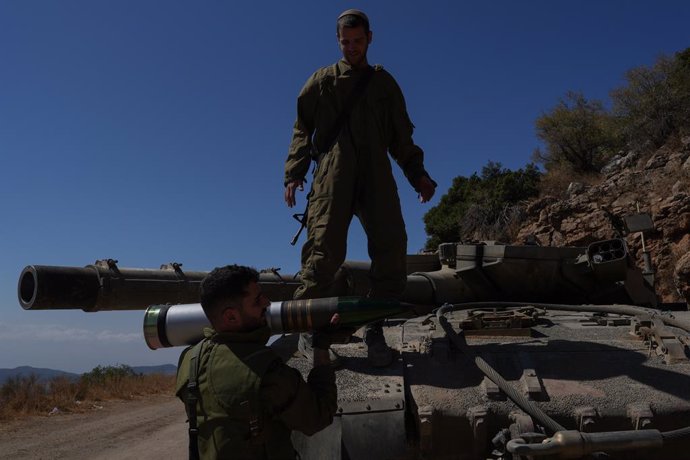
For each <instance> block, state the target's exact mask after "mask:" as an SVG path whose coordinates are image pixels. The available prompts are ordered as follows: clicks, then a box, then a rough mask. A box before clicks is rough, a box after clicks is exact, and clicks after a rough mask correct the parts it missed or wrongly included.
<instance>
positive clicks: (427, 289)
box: [17, 259, 433, 312]
mask: <svg viewBox="0 0 690 460" xmlns="http://www.w3.org/2000/svg"><path fill="white" fill-rule="evenodd" d="M369 266H370V264H369V263H366V262H351V261H348V262H345V263H344V264H343V265H342V266H341V267H340V269H339V270H338V272H337V273H336V276H335V282H334V285H333V295H340V296H362V297H363V296H365V295H366V294H367V292H368V290H369V286H370V284H369V277H368V273H369ZM207 274H208V272H204V271H183V270H182V268H181V265H180V264H177V263H171V264H165V265H162V266H161V268H160V269H147V268H120V267H118V266H117V261H116V260H112V259H108V260H100V261H97V262H96V263H95V264H93V265H87V266H86V267H61V266H47V265H29V266H27V267H26V268H24V270H23V271H22V273H21V274H20V276H19V283H18V286H17V294H18V297H19V304H20V305H21V306H22V308H24V309H25V310H73V309H82V310H84V311H87V312H94V311H101V310H144V309H146V308H148V307H149V306H151V305H161V304H192V303H197V302H199V286H200V285H201V281H202V280H203V279H204V277H205V276H206V275H207ZM259 284H260V285H261V289H262V290H263V292H264V293H265V294H266V296H267V297H268V298H269V299H271V300H274V301H280V300H291V299H292V297H293V294H294V292H295V290H296V289H297V287H298V286H300V284H301V278H300V276H299V274H296V275H282V274H280V273H278V269H269V270H263V271H262V272H261V273H260V274H259ZM407 284H408V289H407V290H406V291H405V292H407V293H408V294H407V296H406V297H405V296H404V297H403V300H406V301H409V302H411V303H432V302H431V300H430V299H431V298H432V297H433V288H432V286H431V284H430V282H429V280H428V279H427V278H426V277H423V276H412V275H411V276H408V280H407Z"/></svg>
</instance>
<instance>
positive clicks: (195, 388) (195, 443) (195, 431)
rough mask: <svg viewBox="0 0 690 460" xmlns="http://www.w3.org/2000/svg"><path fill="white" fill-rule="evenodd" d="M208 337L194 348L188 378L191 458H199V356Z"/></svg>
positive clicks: (197, 459) (187, 400)
mask: <svg viewBox="0 0 690 460" xmlns="http://www.w3.org/2000/svg"><path fill="white" fill-rule="evenodd" d="M206 341H207V339H203V340H202V341H201V342H199V343H198V344H197V345H196V346H195V347H194V348H193V349H192V358H191V359H190V360H189V380H187V398H186V404H187V418H188V419H189V460H199V428H198V427H197V424H196V403H197V402H198V401H199V397H200V393H199V357H200V356H201V350H202V349H203V348H204V344H205V343H206Z"/></svg>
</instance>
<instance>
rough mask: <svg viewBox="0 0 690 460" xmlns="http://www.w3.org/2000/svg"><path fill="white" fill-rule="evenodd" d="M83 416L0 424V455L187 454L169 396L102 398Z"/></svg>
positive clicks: (120, 457)
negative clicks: (130, 398)
mask: <svg viewBox="0 0 690 460" xmlns="http://www.w3.org/2000/svg"><path fill="white" fill-rule="evenodd" d="M102 405H103V409H95V410H93V411H89V412H88V413H85V414H66V415H61V414H58V415H55V416H51V417H32V418H30V419H27V420H23V421H21V422H12V423H1V422H0V459H79V460H83V459H98V460H125V459H141V458H147V459H164V460H178V459H179V460H182V459H186V458H187V424H186V423H185V420H186V416H185V413H184V407H183V405H182V403H181V402H180V400H179V399H177V398H174V397H173V396H160V395H158V396H151V397H150V398H148V399H146V400H141V401H124V402H112V401H108V402H104V403H103V404H102Z"/></svg>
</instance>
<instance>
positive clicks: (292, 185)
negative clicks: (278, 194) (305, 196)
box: [285, 180, 304, 208]
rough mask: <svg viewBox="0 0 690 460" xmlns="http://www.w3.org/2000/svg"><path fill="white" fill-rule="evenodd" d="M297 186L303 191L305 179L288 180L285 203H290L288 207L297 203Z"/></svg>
mask: <svg viewBox="0 0 690 460" xmlns="http://www.w3.org/2000/svg"><path fill="white" fill-rule="evenodd" d="M297 188H299V190H300V192H303V191H304V181H301V180H293V181H292V182H288V184H287V185H286V186H285V204H287V205H288V208H291V207H293V206H294V205H295V203H296V200H295V189H297Z"/></svg>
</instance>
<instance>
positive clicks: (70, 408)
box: [0, 366, 175, 420]
mask: <svg viewBox="0 0 690 460" xmlns="http://www.w3.org/2000/svg"><path fill="white" fill-rule="evenodd" d="M174 387H175V376H172V375H162V374H150V375H140V374H136V373H134V372H133V371H132V369H131V368H129V367H128V366H115V367H113V366H110V367H101V366H99V367H96V368H95V369H94V370H93V371H91V372H89V373H86V374H83V375H82V376H81V377H80V378H79V379H78V380H70V379H68V378H66V377H56V378H54V379H52V380H50V381H47V382H41V381H39V379H38V378H37V377H36V376H35V375H31V376H29V377H17V378H11V379H9V380H7V382H5V384H4V385H2V387H0V420H13V419H18V418H22V417H26V416H29V415H47V414H50V413H51V412H55V409H56V408H57V411H58V412H63V413H65V412H85V411H88V410H91V409H92V408H93V407H94V406H95V405H98V404H97V403H99V402H101V401H107V400H113V399H118V400H123V399H124V400H129V399H137V398H140V397H143V396H146V395H152V394H161V393H168V394H172V392H173V391H174Z"/></svg>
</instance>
